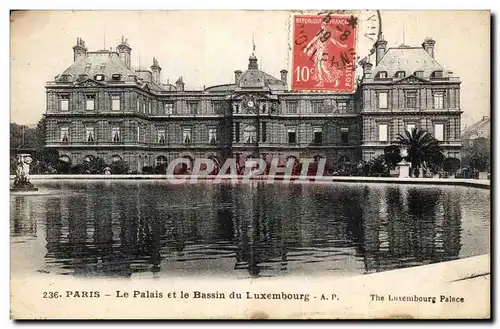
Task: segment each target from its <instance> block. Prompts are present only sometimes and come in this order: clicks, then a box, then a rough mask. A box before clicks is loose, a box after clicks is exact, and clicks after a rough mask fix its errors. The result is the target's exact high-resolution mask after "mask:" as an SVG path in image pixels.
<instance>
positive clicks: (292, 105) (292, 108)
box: [288, 102, 299, 114]
mask: <svg viewBox="0 0 500 329" xmlns="http://www.w3.org/2000/svg"><path fill="white" fill-rule="evenodd" d="M298 108H299V102H288V113H290V114H297V110H298Z"/></svg>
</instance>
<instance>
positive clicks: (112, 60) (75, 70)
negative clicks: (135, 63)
mask: <svg viewBox="0 0 500 329" xmlns="http://www.w3.org/2000/svg"><path fill="white" fill-rule="evenodd" d="M67 74H70V75H72V76H73V81H76V79H78V77H79V76H80V75H82V74H88V76H89V78H93V77H94V76H95V75H97V74H104V76H105V78H104V80H105V81H108V80H111V78H112V75H113V74H121V75H122V81H135V80H134V78H133V76H136V75H137V74H136V73H135V72H134V71H132V70H131V69H129V68H127V67H126V66H125V65H124V64H123V63H122V62H121V61H120V58H119V57H118V53H117V52H113V51H109V50H101V51H95V52H87V54H86V56H83V57H81V58H79V59H77V60H76V61H75V62H74V63H72V64H71V65H70V66H69V67H68V68H67V69H66V70H65V71H64V72H63V73H62V74H60V75H58V76H57V77H56V80H59V79H61V76H62V75H67Z"/></svg>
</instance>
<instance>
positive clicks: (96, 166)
mask: <svg viewBox="0 0 500 329" xmlns="http://www.w3.org/2000/svg"><path fill="white" fill-rule="evenodd" d="M106 167H107V164H106V162H105V161H104V159H103V158H100V157H97V158H91V159H90V161H86V162H85V171H86V172H88V173H90V174H102V173H103V172H104V168H106Z"/></svg>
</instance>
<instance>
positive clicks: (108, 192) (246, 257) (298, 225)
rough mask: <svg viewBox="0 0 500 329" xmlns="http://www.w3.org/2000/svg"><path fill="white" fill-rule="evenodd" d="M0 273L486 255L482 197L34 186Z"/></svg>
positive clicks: (362, 188)
mask: <svg viewBox="0 0 500 329" xmlns="http://www.w3.org/2000/svg"><path fill="white" fill-rule="evenodd" d="M36 185H37V187H38V188H39V193H37V194H33V195H16V194H13V195H11V218H10V226H11V230H10V233H11V269H12V271H13V272H22V273H30V272H36V271H38V272H42V273H52V274H58V275H73V276H105V277H124V278H126V277H131V276H133V277H141V276H143V277H158V276H183V275H203V276H219V277H228V276H229V277H250V276H283V275H288V276H290V275H299V276H301V275H304V276H312V275H331V276H352V275H359V274H365V273H373V272H380V271H386V270H391V269H397V268H403V267H409V266H416V265H422V264H430V263H436V262H442V261H447V260H453V259H457V258H463V257H469V256H475V255H480V254H484V253H488V252H489V244H490V239H489V236H490V191H489V190H482V189H475V188H467V187H459V186H453V187H452V186H449V187H447V186H423V185H421V186H417V185H389V184H360V183H335V184H320V183H308V184H283V183H275V184H265V183H260V182H255V183H251V184H234V185H233V184H231V183H222V184H212V183H210V182H203V183H197V184H196V185H191V184H185V185H169V184H167V183H166V182H163V181H51V182H48V181H47V182H37V184H36Z"/></svg>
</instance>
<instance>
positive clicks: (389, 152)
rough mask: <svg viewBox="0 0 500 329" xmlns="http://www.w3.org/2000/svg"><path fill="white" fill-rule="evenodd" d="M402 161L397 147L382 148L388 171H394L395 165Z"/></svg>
mask: <svg viewBox="0 0 500 329" xmlns="http://www.w3.org/2000/svg"><path fill="white" fill-rule="evenodd" d="M402 159H403V158H402V157H401V149H400V146H399V145H389V146H387V147H385V148H384V162H385V164H386V165H387V166H388V167H389V169H396V165H397V164H398V163H400V162H401V160H402Z"/></svg>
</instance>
